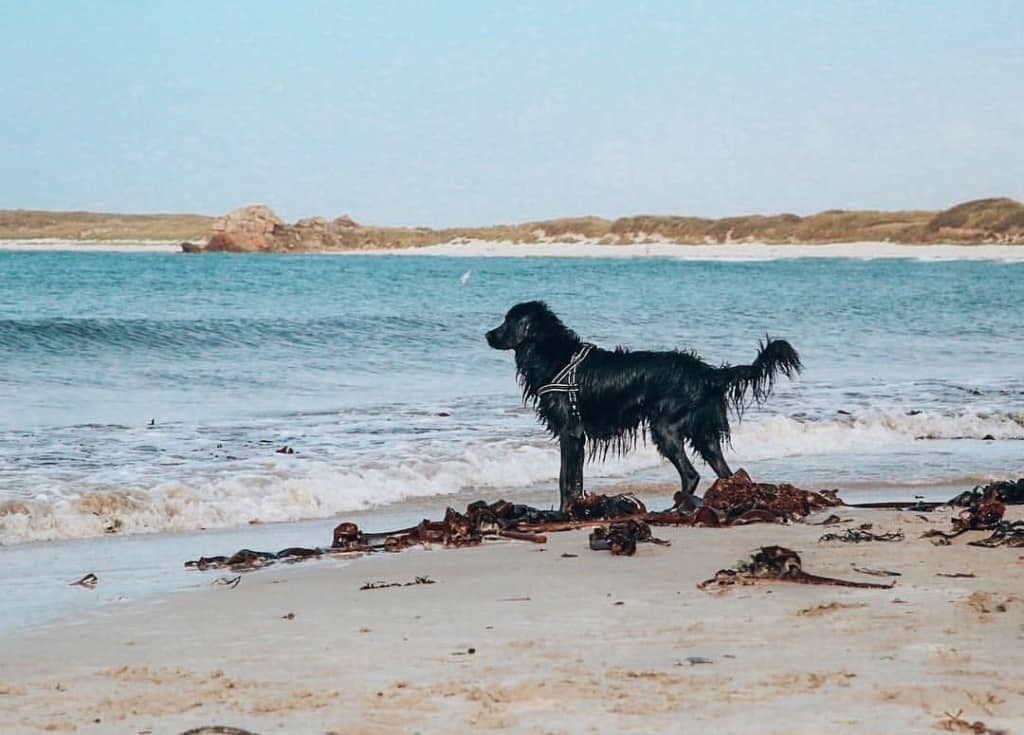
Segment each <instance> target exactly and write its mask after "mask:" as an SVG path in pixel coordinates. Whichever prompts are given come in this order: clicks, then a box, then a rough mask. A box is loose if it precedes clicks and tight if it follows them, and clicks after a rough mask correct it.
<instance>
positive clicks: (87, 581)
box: [68, 572, 100, 590]
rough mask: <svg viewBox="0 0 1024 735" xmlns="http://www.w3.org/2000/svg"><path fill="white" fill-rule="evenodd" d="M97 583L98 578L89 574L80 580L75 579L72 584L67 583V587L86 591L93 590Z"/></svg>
mask: <svg viewBox="0 0 1024 735" xmlns="http://www.w3.org/2000/svg"><path fill="white" fill-rule="evenodd" d="M99 581H100V578H99V577H97V576H96V575H95V574H93V573H92V572H89V573H88V574H86V575H85V576H84V577H82V578H81V579H76V580H75V581H74V582H69V583H68V586H69V587H85V588H86V589H87V590H91V589H95V587H96V584H97V583H98V582H99Z"/></svg>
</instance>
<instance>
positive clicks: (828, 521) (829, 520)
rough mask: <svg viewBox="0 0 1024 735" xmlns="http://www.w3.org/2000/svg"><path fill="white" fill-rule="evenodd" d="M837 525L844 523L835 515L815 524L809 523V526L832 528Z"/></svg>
mask: <svg viewBox="0 0 1024 735" xmlns="http://www.w3.org/2000/svg"><path fill="white" fill-rule="evenodd" d="M837 523H844V521H843V519H842V518H840V517H839V516H837V515H836V514H835V513H833V514H832V515H830V516H829V517H828V518H826V519H825V520H823V521H818V522H817V523H811V524H810V525H812V526H834V525H836V524H837Z"/></svg>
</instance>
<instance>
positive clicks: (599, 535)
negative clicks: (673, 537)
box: [590, 519, 670, 556]
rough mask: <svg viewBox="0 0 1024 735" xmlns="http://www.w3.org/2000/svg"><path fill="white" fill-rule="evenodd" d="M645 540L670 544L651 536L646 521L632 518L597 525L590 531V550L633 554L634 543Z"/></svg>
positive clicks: (634, 551)
mask: <svg viewBox="0 0 1024 735" xmlns="http://www.w3.org/2000/svg"><path fill="white" fill-rule="evenodd" d="M645 542H648V543H654V544H660V545H662V546H669V545H670V542H668V541H665V540H663V539H659V538H655V537H654V536H652V535H651V527H650V526H648V525H647V524H646V523H644V522H643V521H637V520H633V519H629V520H625V521H617V522H615V523H611V524H609V525H608V526H598V527H597V528H595V529H594V530H593V531H592V532H591V533H590V548H591V550H593V551H610V552H612V554H613V555H614V556H633V554H635V553H636V545H637V544H638V543H645Z"/></svg>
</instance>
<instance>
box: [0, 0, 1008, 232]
mask: <svg viewBox="0 0 1024 735" xmlns="http://www.w3.org/2000/svg"><path fill="white" fill-rule="evenodd" d="M989 196H1011V197H1014V198H1016V199H1024V2H1018V1H1017V0H1005V1H999V0H972V1H971V2H965V1H964V2H961V1H958V0H957V1H954V0H927V1H924V0H922V1H917V0H900V1H899V2H892V1H891V0H889V1H885V2H871V1H870V0H863V1H861V2H839V1H834V2H828V1H827V0H817V1H812V0H806V1H805V2H796V1H795V0H793V1H789V2H787V1H783V0H778V1H776V2H769V1H767V0H766V1H763V2H762V1H759V0H742V1H741V0H731V1H725V0H722V1H717V0H715V1H712V0H709V1H707V2H701V1H698V0H692V1H691V0H651V1H648V2H645V1H643V0H631V1H629V2H622V1H618V2H610V1H609V2H604V1H602V0H592V1H591V2H582V1H575V2H569V1H561V0H523V1H521V2H502V1H498V0H495V1H493V2H481V1H480V0H434V1H432V2H425V1H424V2H413V1H410V2H400V1H398V0H394V1H390V0H373V1H372V2H367V1H366V0H354V1H351V2H349V1H344V0H334V1H328V0H295V2H290V3H284V2H278V1H274V0H244V1H230V0H219V1H218V2H201V1H200V0H185V1H182V0H173V2H164V1H162V0H105V1H101V0H94V1H93V2H84V1H83V0H37V1H35V2H14V1H13V0H10V1H7V2H2V3H0V209H12V208H24V209H61V210H65V209H74V210H92V211H106V212H196V213H201V214H220V213H223V212H226V211H228V210H230V209H232V208H234V207H237V206H242V205H246V204H255V203H264V204H268V205H269V206H271V207H272V208H274V209H275V210H276V211H277V212H278V214H280V215H281V216H282V217H284V218H285V219H288V220H294V219H296V218H298V217H304V216H314V215H320V216H325V217H335V216H337V215H340V214H342V213H348V214H350V215H351V216H352V217H353V218H355V219H356V220H357V221H359V222H364V223H372V224H394V225H426V226H457V225H484V224H497V223H512V222H522V221H527V220H533V219H544V218H553V217H563V216H578V215H598V216H603V217H618V216H625V215H631V214H641V213H643V214H682V215H700V216H709V217H719V216H726V215H740V214H750V213H777V212H793V213H796V214H801V215H803V214H810V213H813V212H816V211H821V210H824V209H832V208H842V209H940V208H944V207H947V206H950V205H952V204H955V203H957V202H960V201H964V200H967V199H975V198H981V197H989Z"/></svg>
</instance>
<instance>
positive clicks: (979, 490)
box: [949, 477, 1024, 508]
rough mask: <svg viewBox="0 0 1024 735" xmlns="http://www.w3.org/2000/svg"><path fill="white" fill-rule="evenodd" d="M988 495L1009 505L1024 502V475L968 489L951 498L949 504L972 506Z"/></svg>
mask: <svg viewBox="0 0 1024 735" xmlns="http://www.w3.org/2000/svg"><path fill="white" fill-rule="evenodd" d="M987 495H992V496H995V498H996V499H997V500H999V501H1001V502H1003V503H1006V504H1007V505H1021V504H1024V477H1022V478H1020V479H1019V480H1016V481H1014V480H999V481H996V482H992V483H989V484H988V485H985V486H984V487H981V486H978V487H975V488H974V489H973V490H967V491H965V492H962V493H960V494H959V495H957V496H956V497H954V498H951V499H950V501H949V505H957V506H961V507H964V508H967V507H970V506H972V505H974V504H975V503H977V502H978V501H979V500H981V499H982V498H984V497H985V496H987Z"/></svg>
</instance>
